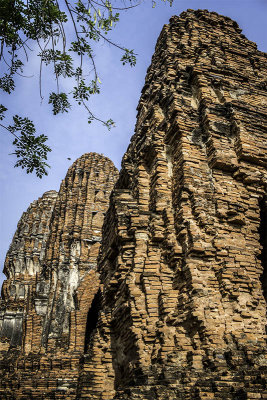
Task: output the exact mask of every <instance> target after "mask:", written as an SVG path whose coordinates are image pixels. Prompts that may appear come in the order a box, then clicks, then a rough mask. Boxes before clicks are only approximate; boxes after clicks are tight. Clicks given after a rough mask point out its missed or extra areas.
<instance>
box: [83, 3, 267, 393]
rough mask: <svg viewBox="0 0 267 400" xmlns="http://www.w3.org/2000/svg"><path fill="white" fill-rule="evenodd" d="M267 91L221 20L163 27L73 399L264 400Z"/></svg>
mask: <svg viewBox="0 0 267 400" xmlns="http://www.w3.org/2000/svg"><path fill="white" fill-rule="evenodd" d="M266 79H267V68H266V54H263V53H261V52H259V51H257V48H256V45H255V44H254V43H252V42H249V41H248V40H247V39H246V38H245V37H244V36H243V35H242V34H241V30H240V29H239V28H238V25H237V24H236V23H235V22H233V21H232V20H230V19H229V18H225V17H222V16H219V15H217V14H216V13H209V12H207V11H190V10H189V11H188V12H186V13H182V14H181V16H180V17H173V18H172V19H171V20H170V24H169V25H167V26H164V28H163V30H162V32H161V35H160V37H159V39H158V42H157V46H156V51H155V54H154V56H153V59H152V64H151V66H150V68H149V69H148V73H147V77H146V82H145V86H144V88H143V91H142V96H141V100H140V103H139V106H138V116H137V124H136V133H135V135H134V136H133V138H132V140H131V144H130V146H129V148H128V150H127V152H126V154H125V156H124V158H123V163H122V169H121V172H120V178H119V181H118V183H117V185H116V189H115V190H114V192H113V194H112V197H111V204H110V208H109V211H108V213H107V219H106V222H105V224H104V228H103V244H102V250H101V257H100V259H99V263H98V268H99V272H100V277H101V283H102V285H103V292H102V293H103V300H102V308H101V312H100V314H99V321H98V329H97V332H96V333H95V334H94V335H92V337H91V338H90V344H89V350H88V353H89V354H90V358H89V359H88V363H87V365H86V368H85V369H86V370H87V371H88V376H87V382H88V388H87V391H86V390H84V393H82V395H81V398H84V399H113V398H114V399H118V400H119V399H120V400H122V399H123V400H125V399H131V400H133V399H134V400H136V399H140V400H141V399H142V400H143V399H146V400H148V399H162V400H163V399H188V400H189V399H190V400H191V399H211V398H216V399H239V400H241V399H255V398H267V391H266V368H267V352H266V335H265V327H266V301H265V299H264V293H265V296H266V283H264V279H266V269H267V266H266V249H267V247H266V244H267V243H266V237H267V236H266V235H267V225H266V223H267V213H266V182H267V181H266V176H267V175H266V164H267V158H266V151H267V143H266V134H267V131H266V127H267V119H266V112H267V95H266V88H267V86H266V85H267V80H266ZM264 252H265V253H264ZM263 269H265V272H264V271H263ZM96 365H98V368H97V369H96V368H95V366H96ZM103 382H104V383H103Z"/></svg>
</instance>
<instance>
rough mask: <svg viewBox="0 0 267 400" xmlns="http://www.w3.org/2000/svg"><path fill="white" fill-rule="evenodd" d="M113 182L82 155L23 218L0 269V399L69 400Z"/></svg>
mask: <svg viewBox="0 0 267 400" xmlns="http://www.w3.org/2000/svg"><path fill="white" fill-rule="evenodd" d="M116 179H117V170H116V168H115V167H114V165H113V163H112V162H111V161H110V160H109V159H107V158H106V157H103V156H100V155H98V154H95V153H90V154H85V155H83V156H82V157H81V158H79V159H78V160H77V161H76V162H75V163H74V164H73V165H72V167H71V168H70V169H69V170H68V173H67V175H66V178H65V180H64V181H63V182H62V184H61V187H60V190H59V193H58V194H57V193H56V192H47V193H45V194H44V196H43V197H42V198H41V199H40V200H38V201H37V202H34V203H33V204H32V205H31V206H30V207H29V209H28V211H27V212H26V213H24V214H23V216H22V218H21V220H20V222H19V224H18V229H17V232H16V234H15V236H14V239H13V242H12V244H11V247H10V249H9V252H8V254H7V258H6V262H5V270H4V271H5V273H6V275H7V277H8V280H7V281H5V282H4V285H3V300H2V314H3V317H2V318H3V325H2V330H1V337H2V342H0V352H1V353H2V357H1V358H2V363H1V368H2V369H3V373H4V374H3V376H2V377H1V381H0V382H1V384H0V397H1V398H6V399H19V398H21V399H22V398H23V399H24V398H25V399H30V398H34V399H42V398H49V399H50V398H51V399H54V398H68V399H70V398H75V396H76V391H77V382H78V376H79V372H80V370H81V369H82V356H83V353H84V346H85V333H86V322H87V314H88V310H89V307H90V305H91V302H92V300H93V298H94V295H95V293H96V292H97V290H98V286H99V279H98V276H97V273H96V260H97V256H98V252H99V246H100V241H101V230H102V224H103V219H104V215H105V212H106V210H107V207H108V201H109V196H110V192H111V190H112V188H113V185H114V182H115V181H116ZM14 270H15V271H16V272H15V273H14ZM15 285H16V288H17V289H16V290H17V294H16V297H15V296H14V294H13V293H14V291H15V289H14V286H15ZM18 318H20V319H19V322H18ZM12 324H13V325H12ZM18 324H19V327H18ZM11 326H14V328H13V331H11ZM10 338H11V340H10Z"/></svg>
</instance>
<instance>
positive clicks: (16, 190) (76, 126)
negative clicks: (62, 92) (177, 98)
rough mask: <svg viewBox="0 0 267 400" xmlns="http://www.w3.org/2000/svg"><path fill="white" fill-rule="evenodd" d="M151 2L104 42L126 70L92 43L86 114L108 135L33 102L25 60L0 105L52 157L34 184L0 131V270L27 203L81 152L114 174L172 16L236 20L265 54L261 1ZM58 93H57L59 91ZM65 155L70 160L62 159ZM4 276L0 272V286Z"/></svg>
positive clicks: (78, 115)
mask: <svg viewBox="0 0 267 400" xmlns="http://www.w3.org/2000/svg"><path fill="white" fill-rule="evenodd" d="M157 3H158V4H157V6H156V8H154V9H152V6H151V1H150V0H145V1H144V2H142V3H141V5H140V6H138V7H136V8H135V9H132V10H130V11H128V12H126V13H124V14H121V21H120V22H119V24H118V25H117V26H116V28H115V30H114V31H113V33H112V34H111V37H112V39H113V40H114V41H115V42H117V43H119V44H121V45H125V46H126V47H127V48H130V49H131V48H133V49H134V50H135V52H136V53H137V54H138V59H137V65H136V67H134V68H131V67H129V66H124V67H123V66H122V65H121V63H120V61H119V60H120V58H121V53H120V52H119V51H118V50H116V49H114V48H111V47H110V46H108V45H104V44H100V46H99V47H98V51H97V52H96V63H97V68H98V71H99V76H100V78H101V81H102V84H101V95H98V96H95V97H94V98H93V102H92V105H91V108H92V110H93V111H94V113H96V114H97V115H98V116H100V117H102V118H103V119H108V118H110V117H111V118H112V119H113V120H114V121H115V122H116V127H115V128H113V129H112V130H111V131H110V132H108V131H107V130H106V128H104V127H103V126H101V125H100V124H98V123H92V124H91V125H88V123H87V115H86V112H85V111H84V110H82V109H80V108H79V107H73V109H72V111H71V112H70V113H69V114H63V115H62V114H61V115H57V116H53V115H52V113H51V109H50V106H49V105H47V104H46V103H47V99H46V100H44V102H43V104H41V102H40V97H39V87H38V68H39V65H38V61H36V60H35V61H34V60H33V61H32V62H31V63H30V64H29V65H28V67H27V74H28V75H29V76H32V78H24V79H20V80H19V81H17V86H16V91H15V93H13V94H12V96H9V97H8V96H2V97H3V98H2V99H1V100H2V102H3V104H5V105H6V106H7V107H8V108H9V109H10V110H11V111H12V112H13V113H17V114H19V115H21V116H28V117H29V118H30V119H32V120H33V121H34V123H35V125H36V127H37V131H38V133H45V134H46V135H47V136H48V137H49V145H50V146H51V147H52V149H53V151H52V153H50V156H49V164H50V165H51V169H50V171H49V175H48V176H47V177H44V178H43V179H42V180H40V179H38V178H36V177H35V175H33V174H32V175H27V174H26V173H25V172H24V171H22V170H20V169H18V168H13V165H14V161H15V159H14V157H13V156H10V155H8V154H9V153H11V152H12V146H11V142H12V140H11V137H9V134H8V133H6V132H4V131H2V130H1V131H0V133H1V134H0V187H1V196H0V210H1V211H0V270H1V271H2V269H3V265H4V259H5V254H6V252H7V250H8V247H9V244H10V243H11V240H12V237H13V235H14V233H15V230H16V226H17V223H18V221H19V219H20V217H21V214H22V213H23V211H26V210H27V208H28V206H29V204H30V203H31V202H32V201H33V200H35V199H37V198H38V197H40V196H42V194H43V193H44V192H45V191H47V190H51V189H55V190H58V189H59V186H60V183H61V180H62V179H63V178H64V177H65V174H66V172H67V169H68V167H69V166H70V165H71V164H72V163H73V162H74V161H75V160H76V159H77V158H78V157H80V156H81V155H82V154H84V153H87V152H91V151H94V152H98V153H102V154H104V155H105V156H107V157H109V158H110V159H111V160H112V161H113V162H114V164H115V165H116V166H117V168H120V161H121V158H122V156H123V154H124V152H125V151H126V149H127V146H128V144H129V141H130V138H131V136H132V135H133V133H134V126H135V118H136V107H137V104H138V100H139V97H140V92H141V89H142V86H143V84H144V79H145V74H146V70H147V68H148V66H149V65H150V61H151V57H152V55H153V52H154V48H155V44H156V40H157V38H158V36H159V33H160V31H161V29H162V26H163V25H164V24H166V23H168V20H169V18H170V17H171V16H172V15H179V14H180V13H181V12H182V11H185V10H186V9H188V8H191V9H199V8H201V9H208V10H210V11H216V12H218V13H219V14H222V15H226V16H228V17H231V18H232V19H234V20H235V21H237V22H238V24H239V26H240V27H241V28H242V29H243V33H244V34H245V35H246V36H247V38H248V39H249V40H252V41H253V42H256V43H257V45H258V48H259V50H261V51H265V52H266V51H267V29H266V26H267V0H174V2H173V6H172V7H170V6H169V5H168V3H161V2H160V1H159V0H158V2H157ZM51 82H52V83H53V76H52V75H49V74H48V75H47V76H46V77H45V78H44V84H43V88H44V92H45V90H46V88H48V87H49V86H50V85H51ZM63 88H64V87H63ZM65 89H66V90H68V89H69V88H68V87H66V86H65ZM68 157H70V158H71V160H68V159H67V158H68ZM3 279H4V275H3V274H0V284H1V283H2V280H3Z"/></svg>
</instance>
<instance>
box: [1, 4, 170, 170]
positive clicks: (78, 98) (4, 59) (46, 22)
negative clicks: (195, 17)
mask: <svg viewBox="0 0 267 400" xmlns="http://www.w3.org/2000/svg"><path fill="white" fill-rule="evenodd" d="M162 1H166V0H162ZM167 1H168V2H169V3H170V4H171V3H172V0H167ZM123 4H124V6H123V7H116V6H115V5H116V0H112V2H111V1H109V0H88V1H81V0H76V1H73V0H72V1H71V0H8V1H7V0H0V42H1V47H0V65H1V67H2V68H1V71H4V72H3V73H2V74H1V75H0V89H1V90H3V91H4V92H6V93H8V94H11V93H12V92H13V91H14V89H15V77H16V76H21V77H23V76H24V75H23V69H24V66H25V63H27V62H28V61H29V60H30V58H31V57H30V51H29V50H30V46H32V45H36V44H37V46H38V49H39V52H38V54H37V56H38V57H39V59H40V76H39V87H40V96H41V98H42V99H43V93H42V71H43V66H52V69H53V73H54V76H55V82H56V83H55V90H54V91H52V92H51V93H50V94H49V98H48V103H49V104H51V106H52V112H53V114H54V115H56V114H58V113H65V112H68V111H69V110H70V108H71V102H72V101H74V102H77V104H78V105H82V106H84V107H85V108H86V110H87V112H88V123H91V122H92V121H93V120H98V121H100V122H101V123H103V124H104V125H105V126H106V127H107V128H108V129H110V128H111V127H112V126H113V125H114V122H113V121H112V119H109V120H107V121H104V120H101V119H100V118H98V117H97V116H96V115H94V114H93V113H92V111H91V109H90V107H89V106H88V101H89V99H90V98H91V96H92V95H94V94H98V93H99V92H100V86H99V85H100V84H101V81H100V78H99V76H98V72H97V68H96V62H95V55H94V52H93V44H95V43H98V42H99V41H101V40H102V41H105V42H107V43H109V44H111V45H112V46H114V47H116V48H118V49H119V50H120V51H121V52H122V56H121V62H122V64H123V65H125V64H129V65H130V66H134V65H135V64H136V54H135V53H134V51H133V50H131V49H128V48H126V47H123V46H121V45H119V44H117V43H114V42H113V41H112V40H111V39H110V38H109V37H108V33H109V32H110V31H111V30H112V29H113V28H114V26H115V25H116V24H117V23H118V21H119V19H120V12H121V11H125V10H129V9H131V8H133V7H136V6H138V5H139V3H132V1H131V0H125V1H124V3H123ZM155 4H156V3H155V1H154V0H153V1H152V6H153V7H154V6H155ZM66 32H70V33H68V34H66ZM61 79H70V80H71V83H72V91H71V92H70V93H66V92H64V91H61V90H60V80H61ZM73 82H74V83H73ZM6 111H7V108H6V107H5V106H4V105H0V121H3V119H4V118H5V116H6V114H5V113H6ZM0 126H1V127H2V128H3V130H5V131H8V132H9V133H11V134H12V135H13V136H14V137H15V139H14V141H13V145H14V146H15V151H14V153H12V154H15V156H16V157H17V158H18V160H17V162H16V164H15V167H18V166H20V167H22V168H26V171H27V173H29V172H33V171H35V172H36V174H37V176H38V177H40V178H41V177H42V176H43V175H47V167H49V165H48V164H47V163H46V160H47V155H48V153H49V152H50V151H51V149H50V148H49V147H48V146H47V145H46V144H45V142H46V141H47V137H46V136H45V135H43V134H41V135H39V136H36V132H35V128H34V125H33V123H32V121H30V120H29V119H28V118H22V117H19V116H18V115H15V116H13V125H8V126H5V125H4V124H3V123H0Z"/></svg>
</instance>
